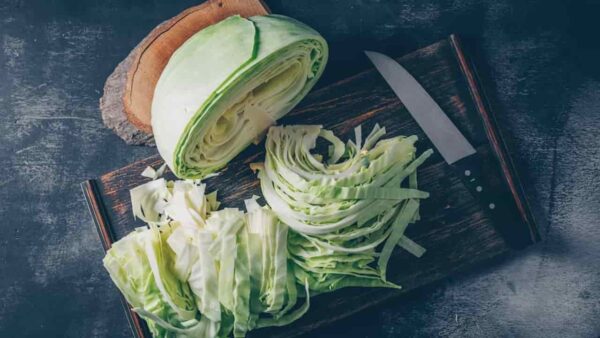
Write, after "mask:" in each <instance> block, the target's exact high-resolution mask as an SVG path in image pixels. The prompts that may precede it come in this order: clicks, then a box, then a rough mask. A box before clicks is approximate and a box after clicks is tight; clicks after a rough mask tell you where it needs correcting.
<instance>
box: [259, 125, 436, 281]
mask: <svg viewBox="0 0 600 338" xmlns="http://www.w3.org/2000/svg"><path fill="white" fill-rule="evenodd" d="M355 134H356V142H352V141H349V142H348V143H347V144H344V143H343V142H342V141H341V140H340V139H339V138H337V137H336V136H335V135H334V134H333V133H332V132H331V131H329V130H325V129H322V127H321V126H317V125H302V126H286V127H272V128H271V129H270V130H269V133H268V135H267V140H266V145H265V147H266V155H265V163H264V167H263V168H262V169H261V170H260V172H259V176H258V177H259V179H260V183H261V190H262V193H263V195H264V197H265V199H266V201H267V203H268V204H269V205H270V207H271V208H272V209H273V211H274V212H275V213H276V214H277V216H278V217H279V219H280V220H281V221H282V222H284V223H285V224H287V225H288V226H289V227H290V228H291V229H292V230H293V231H291V232H290V235H289V237H288V251H289V253H290V257H291V259H292V261H293V262H294V264H295V265H296V267H297V268H295V269H294V271H295V274H296V277H297V278H298V279H299V280H308V282H309V285H310V288H311V289H313V290H315V291H316V292H325V291H331V290H335V289H338V288H341V287H346V286H385V287H398V286H397V285H395V284H393V283H390V282H388V281H387V280H386V268H387V263H388V261H389V258H390V256H391V254H392V250H393V248H394V247H395V246H396V245H400V246H402V247H404V248H405V249H407V250H408V251H409V252H411V253H413V254H415V255H417V256H420V255H422V254H423V253H424V249H423V248H422V247H421V246H419V245H418V244H417V243H414V242H413V241H411V240H410V239H408V238H407V237H405V236H404V230H405V229H406V227H407V225H408V224H409V223H412V222H414V221H415V220H416V219H417V218H418V217H419V216H418V215H419V214H418V209H419V200H420V199H423V198H427V197H428V196H429V194H428V193H426V192H423V191H420V190H417V177H416V169H417V167H418V166H419V165H420V164H421V163H423V162H424V161H425V160H426V159H427V157H429V156H430V155H431V153H432V152H431V150H428V151H426V152H424V153H423V154H421V156H419V157H416V148H415V146H414V143H415V142H416V141H417V137H416V136H411V137H402V136H397V137H392V138H388V139H381V138H382V137H383V136H384V135H385V128H380V127H379V126H378V125H376V126H375V128H374V129H373V131H372V132H371V133H370V134H369V135H368V136H367V137H366V139H365V140H364V143H363V140H362V130H361V128H360V126H359V127H358V128H356V129H355ZM319 138H322V139H324V140H326V141H327V142H328V143H330V145H329V147H328V156H327V157H328V159H327V161H326V162H324V158H323V156H321V155H319V154H314V153H312V152H313V151H314V150H315V148H316V147H317V140H318V139H319ZM407 178H408V179H407Z"/></svg>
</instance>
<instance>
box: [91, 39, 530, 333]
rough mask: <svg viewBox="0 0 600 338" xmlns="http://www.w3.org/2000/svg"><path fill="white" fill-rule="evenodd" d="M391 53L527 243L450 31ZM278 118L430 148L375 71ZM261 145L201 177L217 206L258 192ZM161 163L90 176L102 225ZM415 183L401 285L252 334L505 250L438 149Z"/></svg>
mask: <svg viewBox="0 0 600 338" xmlns="http://www.w3.org/2000/svg"><path fill="white" fill-rule="evenodd" d="M398 60H399V61H400V62H401V63H402V65H403V66H405V68H406V69H407V70H408V71H409V72H411V74H413V76H414V77H415V78H416V79H417V80H418V81H419V82H420V83H421V84H422V85H423V87H424V88H425V89H426V90H427V91H428V92H429V93H430V94H431V95H432V97H433V98H434V99H435V100H436V101H437V103H438V104H439V105H440V107H441V108H442V109H443V110H444V111H445V112H446V113H447V114H448V116H449V117H450V119H451V120H452V121H453V122H454V123H455V124H456V125H457V127H458V128H459V130H460V131H461V132H462V133H463V134H464V135H465V136H466V137H467V139H468V140H469V141H470V142H471V143H472V144H473V145H474V146H475V147H476V149H477V151H478V152H479V153H480V154H481V156H482V157H483V158H484V159H485V162H486V166H485V168H484V172H485V175H486V177H488V178H489V181H490V185H491V187H492V188H493V189H498V190H500V188H501V186H502V185H508V186H509V187H510V189H505V191H507V192H508V193H507V195H506V196H503V198H509V199H510V198H512V199H515V201H517V203H519V204H520V205H521V206H522V208H523V211H524V212H523V213H522V214H521V215H520V216H521V217H520V219H521V220H522V222H521V224H520V226H523V227H528V228H529V230H530V233H531V235H530V236H529V237H530V238H529V239H528V240H529V241H530V242H535V241H536V240H538V239H539V237H538V236H537V228H536V226H535V223H534V222H533V219H532V218H530V213H529V207H528V204H527V202H526V200H525V197H524V195H523V194H522V190H521V187H520V184H519V180H518V177H517V176H516V175H515V172H514V169H513V168H512V166H511V165H510V162H509V157H508V153H507V152H506V150H505V148H504V146H503V145H502V138H501V135H500V134H498V132H497V129H496V128H495V122H494V119H493V116H491V115H490V112H489V110H488V109H487V106H486V104H485V99H484V98H483V96H482V94H481V91H480V87H479V85H478V83H477V81H476V77H475V75H474V73H473V71H472V67H471V66H470V65H469V64H468V62H467V61H466V58H465V56H464V54H463V52H462V49H461V48H460V44H459V42H458V39H457V38H456V37H454V36H451V37H449V38H448V39H446V40H443V41H440V42H438V43H435V44H433V45H431V46H428V47H425V48H422V49H420V50H417V51H415V52H413V53H410V54H408V55H406V56H404V57H402V58H399V59H398ZM279 123H280V124H294V123H303V124H322V125H324V126H325V127H327V128H329V129H332V130H333V131H334V132H335V133H337V134H339V135H342V138H343V139H347V138H349V137H351V135H352V134H353V133H352V130H353V128H354V127H355V126H357V125H359V124H362V125H363V130H367V131H368V130H370V128H372V127H373V125H374V124H375V123H379V124H381V125H383V126H385V127H386V129H387V130H388V133H389V135H399V134H403V135H413V134H414V135H417V136H418V137H419V142H418V143H417V149H418V151H419V152H422V151H424V150H426V149H428V148H432V144H431V142H430V141H429V140H428V138H427V137H426V135H424V134H423V132H422V131H421V129H420V128H419V127H418V125H417V124H416V123H415V121H414V120H413V119H412V118H411V117H410V115H409V114H408V112H407V111H406V109H405V107H404V106H403V105H402V103H401V102H400V101H399V100H398V99H397V98H396V96H395V95H394V93H393V92H392V91H391V90H390V89H389V87H388V86H387V84H386V83H385V82H384V80H383V79H382V78H381V76H380V75H379V74H378V73H377V72H376V71H374V70H373V69H370V70H367V71H364V72H362V73H359V74H357V75H355V76H353V77H351V78H348V79H345V80H342V81H340V82H338V83H335V84H333V85H330V86H328V87H325V88H322V89H320V90H318V91H314V92H312V93H311V94H309V95H308V96H307V97H306V98H305V99H304V100H303V101H302V103H301V104H300V105H299V106H298V107H297V108H296V109H294V110H293V111H292V112H291V113H290V114H288V115H287V116H286V117H285V118H283V119H282V120H280V122H279ZM263 146H264V145H263V144H260V145H258V146H251V147H249V148H248V149H246V150H245V151H244V152H243V153H242V154H240V155H239V156H238V157H237V158H236V159H235V160H233V161H232V162H231V163H230V164H229V166H228V167H227V168H225V169H224V170H223V171H222V173H221V174H220V175H219V176H218V177H217V178H212V179H209V180H207V185H208V189H209V191H210V190H215V189H218V191H219V195H220V197H219V199H220V200H221V201H222V202H223V206H226V207H242V204H243V202H242V201H243V199H244V198H248V197H251V196H252V195H253V194H258V195H260V189H259V187H258V181H257V179H256V177H255V175H254V174H253V173H252V172H251V171H250V169H249V167H248V163H250V162H254V161H260V160H262V158H263ZM160 163H161V159H160V158H159V157H158V156H153V157H150V158H147V159H145V160H142V161H139V162H135V163H133V164H131V165H129V166H127V167H124V168H121V169H119V170H116V171H113V172H111V173H108V174H106V175H104V176H102V177H100V178H99V179H98V180H97V181H95V182H97V184H98V186H97V188H98V189H97V191H96V192H95V196H96V198H95V200H93V201H91V203H92V204H94V203H95V204H99V205H104V206H105V209H106V215H105V217H106V220H105V224H107V225H108V226H110V227H111V230H112V232H113V234H114V236H115V238H117V239H118V238H121V237H123V236H124V235H126V234H127V233H128V232H130V231H131V230H132V229H133V228H134V227H136V226H139V225H141V224H140V223H136V222H134V221H133V217H132V215H131V208H130V204H129V203H130V202H129V192H128V190H129V189H130V188H132V187H134V186H136V185H138V184H140V183H143V182H145V181H147V179H145V178H143V177H142V176H140V172H141V171H142V170H143V169H144V168H145V167H146V166H147V165H152V166H157V165H159V164H160ZM169 176H170V174H169ZM170 177H172V176H170ZM419 187H420V189H422V190H425V191H428V192H430V193H431V197H430V198H429V199H427V200H425V201H424V202H423V204H422V220H421V221H419V222H418V223H417V224H414V225H411V226H410V227H409V228H408V230H407V235H408V236H409V237H410V238H412V239H414V240H415V241H416V242H418V243H419V244H421V245H423V246H424V247H425V248H427V250H428V251H427V253H426V254H425V255H424V256H423V257H422V258H420V259H416V258H414V257H412V256H411V255H410V254H408V253H406V252H403V251H402V250H396V252H395V254H394V257H393V258H392V260H391V263H390V267H389V272H388V277H389V279H390V280H392V281H394V282H397V283H399V284H400V285H402V286H403V289H402V290H400V291H395V290H389V289H354V288H350V289H343V290H339V291H336V292H334V293H330V294H324V295H319V296H317V297H314V298H313V299H312V305H311V310H310V311H309V312H308V313H307V314H306V315H305V316H304V317H303V318H301V319H300V320H299V321H297V322H295V323H294V324H292V325H289V326H286V327H281V328H269V329H261V330H257V331H256V332H253V333H252V334H251V336H252V337H293V336H297V335H300V334H303V333H306V332H309V331H310V330H313V329H315V328H318V327H319V326H322V325H324V324H327V323H330V322H332V321H335V320H337V319H340V318H344V317H347V316H349V315H351V314H353V313H356V312H358V311H361V310H363V309H366V308H369V307H371V306H374V305H376V304H380V303H382V302H384V301H386V300H388V299H391V298H393V297H395V296H398V295H401V294H403V293H406V292H409V291H410V290H413V289H415V288H418V287H421V286H424V285H426V284H429V283H431V282H434V281H437V280H440V279H442V278H445V277H447V276H449V275H452V274H455V273H457V272H459V271H464V270H465V269H468V268H470V267H473V266H475V265H479V264H482V263H484V262H486V261H488V260H489V259H492V258H494V257H498V256H501V255H503V254H505V253H507V252H509V251H510V249H509V247H508V246H507V244H506V243H505V241H504V239H503V238H502V236H501V235H500V234H499V232H498V231H497V230H496V227H495V226H497V225H495V224H493V223H492V222H491V220H490V219H489V218H488V217H487V215H486V212H485V211H484V210H482V208H481V207H480V206H479V204H478V203H477V202H476V201H475V200H474V199H473V197H472V196H471V194H470V193H469V192H468V190H467V189H466V187H465V186H464V185H463V184H462V183H461V180H460V178H459V177H457V176H456V175H455V174H454V172H453V171H452V170H451V169H450V167H449V166H448V165H447V164H446V163H445V162H444V161H443V159H442V158H441V156H440V155H439V154H437V153H436V154H434V155H433V156H432V157H430V158H429V159H428V160H427V161H426V162H425V164H424V165H423V166H422V167H421V168H420V169H419ZM100 217H102V215H100Z"/></svg>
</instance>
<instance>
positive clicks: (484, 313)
mask: <svg viewBox="0 0 600 338" xmlns="http://www.w3.org/2000/svg"><path fill="white" fill-rule="evenodd" d="M267 3H268V5H269V6H270V7H271V9H272V10H273V12H275V13H281V14H287V15H290V16H293V17H296V18H298V19H300V20H302V21H305V22H306V23H308V24H310V25H311V26H313V27H315V28H316V29H317V30H319V31H321V32H322V33H323V35H324V36H325V37H326V38H327V39H328V40H329V41H330V43H331V53H332V58H331V61H330V63H329V65H328V69H327V71H326V76H325V77H324V79H323V81H322V82H323V83H327V82H331V81H334V80H335V79H339V78H342V77H344V76H346V75H350V74H353V73H356V72H357V71H359V70H362V69H365V68H367V66H368V64H367V60H366V59H365V58H364V57H363V56H362V55H361V52H360V51H361V50H362V49H365V48H371V49H377V50H381V51H384V52H388V53H390V54H394V55H401V54H403V53H406V52H408V51H410V50H412V49H415V48H418V47H422V46H425V45H427V44H429V43H431V42H433V41H436V40H439V39H441V38H444V37H445V36H447V35H448V34H449V33H450V32H456V33H459V34H460V35H461V36H463V37H466V38H467V39H466V41H465V44H467V45H469V46H470V47H472V49H473V50H474V52H476V62H477V64H478V65H479V66H480V67H481V68H482V70H483V73H484V75H486V79H487V81H486V83H487V84H488V85H490V90H491V92H492V94H493V97H495V98H496V99H497V100H496V102H495V107H496V110H497V111H498V112H501V114H500V113H499V114H497V115H498V120H499V123H500V128H501V130H502V131H503V132H504V134H505V135H506V138H507V139H508V143H509V148H510V150H511V155H512V156H513V158H514V159H515V161H516V166H517V169H518V170H519V172H520V173H521V176H523V178H524V181H525V188H526V190H527V192H528V194H529V196H530V197H531V199H532V200H533V202H534V208H535V212H536V215H538V217H540V218H541V217H544V218H545V219H546V220H547V222H540V223H541V225H542V232H543V234H544V235H545V241H544V242H543V243H541V244H539V245H537V246H535V247H532V248H530V249H527V250H526V251H523V252H520V253H518V254H516V255H513V256H512V257H509V258H507V259H504V260H502V261H499V262H496V263H494V264H491V265H489V266H488V267H486V268H482V269H479V270H478V271H474V272H471V273H468V274H466V275H462V276H457V277H455V278H452V279H451V280H447V281H445V282H442V283H438V284H437V285H434V286H432V287H428V288H427V289H424V290H422V291H420V292H416V293H413V294H411V295H409V296H407V297H405V298H404V299H402V300H400V301H397V302H393V303H390V304H388V305H386V306H384V307H381V308H380V309H376V310H373V311H369V312H366V313H362V314H360V315H358V316H356V317H354V318H352V319H350V320H347V321H344V322H342V323H339V324H336V325H335V326H332V327H330V328H327V329H324V330H321V331H320V332H319V334H320V335H323V336H328V337H331V336H340V337H341V336H344V337H398V336H452V337H465V336H467V337H469V336H511V337H513V336H518V337H522V336H527V337H597V336H598V335H599V334H600V324H599V322H598V321H597V319H598V318H599V317H600V301H599V299H600V249H599V248H598V241H600V230H599V224H598V223H599V221H598V218H599V217H600V209H599V208H598V207H599V206H600V193H598V191H600V154H599V152H600V150H599V149H600V138H599V137H598V131H599V130H600V129H599V128H600V112H599V110H600V108H598V107H600V67H599V66H598V65H597V60H598V59H600V49H598V48H599V47H598V43H597V41H598V39H597V32H598V31H599V30H600V24H599V23H598V21H597V18H596V15H597V13H598V12H599V11H600V6H598V5H596V4H594V3H592V2H589V1H587V2H584V1H579V2H576V1H572V2H569V4H568V5H565V4H562V3H559V2H555V1H541V0H540V1H530V2H526V1H517V0H514V1H506V0H505V1H484V2H480V1H467V0H462V1H461V0H458V1H441V2H434V1H421V0H419V1H417V0H414V1H383V0H382V1H374V0H373V1H367V0H362V1H361V0H349V1H341V0H340V1H327V2H326V1H321V0H312V1H268V2H267ZM192 4H194V2H191V1H179V2H177V3H176V4H174V3H173V2H171V1H167V0H163V1H153V2H148V1H107V0H104V1H74V0H72V1H42V0H39V1H25V0H23V1H10V0H9V1H5V0H3V1H0V118H1V121H2V122H1V123H0V160H2V163H3V164H4V168H5V171H6V173H5V175H4V176H3V178H1V179H0V216H1V219H2V221H1V223H0V224H1V225H0V229H1V230H2V236H1V237H0V336H2V337H4V336H6V337H14V336H41V335H42V334H43V335H44V336H46V337H55V336H68V337H121V336H122V337H127V336H128V335H129V329H128V327H127V323H126V320H125V318H124V317H123V313H122V310H121V307H120V304H119V298H118V296H117V294H116V293H115V292H114V289H113V288H112V287H111V286H110V284H109V283H108V282H107V279H108V278H107V276H106V274H105V272H104V271H103V270H102V269H101V268H100V259H101V256H102V248H101V246H100V244H99V242H98V239H97V235H96V233H95V229H94V228H93V225H92V221H91V219H90V217H89V215H88V212H87V210H86V209H85V204H84V200H83V196H82V194H81V193H80V190H79V186H78V183H79V182H80V181H82V180H84V179H86V178H90V177H95V176H98V175H99V174H101V173H104V172H107V171H110V170H112V169H115V168H118V167H121V166H123V165H125V164H127V163H129V162H132V161H134V160H136V159H140V158H143V157H146V156H148V155H151V154H152V153H153V152H154V151H155V150H154V149H147V148H136V147H128V146H126V145H124V144H123V143H122V141H121V140H120V139H119V138H118V137H117V136H114V135H112V133H111V132H110V131H109V130H107V129H105V128H104V127H103V125H102V122H101V118H100V114H99V110H98V98H99V97H100V95H101V89H102V85H103V83H104V80H105V78H106V76H108V74H110V72H111V71H112V69H113V68H114V66H115V65H116V64H117V63H118V62H119V61H121V60H122V59H123V58H124V57H125V56H126V55H127V53H128V51H129V50H130V49H131V48H132V47H133V46H135V44H136V43H137V42H139V40H140V39H141V38H143V37H144V36H145V34H146V33H147V32H148V31H149V30H150V29H151V28H152V27H154V26H155V25H156V24H158V23H160V22H161V21H163V20H164V19H165V18H167V17H170V16H173V15H175V14H177V13H178V12H179V11H181V10H182V9H184V8H186V7H189V6H190V5H192Z"/></svg>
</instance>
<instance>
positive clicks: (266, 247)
mask: <svg viewBox="0 0 600 338" xmlns="http://www.w3.org/2000/svg"><path fill="white" fill-rule="evenodd" d="M205 190H206V186H205V185H204V184H203V183H201V182H198V181H190V180H187V181H174V182H172V181H166V180H165V179H162V178H161V179H157V180H153V181H150V182H148V183H146V184H144V185H141V186H138V187H136V188H134V189H132V190H131V202H132V206H133V210H134V215H135V216H136V217H138V218H141V219H143V220H144V221H146V222H147V223H148V227H142V228H138V229H137V230H136V231H134V232H133V233H131V234H129V235H127V236H126V237H124V238H122V239H121V240H119V241H117V242H116V243H114V244H113V246H112V248H111V249H110V250H109V251H108V252H107V254H106V256H105V258H104V266H105V267H106V269H107V270H108V272H109V273H110V276H111V278H112V280H113V281H114V283H115V285H116V286H117V287H118V288H119V290H121V292H122V293H123V295H124V296H125V298H126V299H127V301H128V302H129V303H130V304H131V305H132V307H133V308H134V310H135V311H136V312H137V313H138V314H139V315H141V316H142V317H143V318H145V319H146V320H147V322H148V327H149V328H150V331H151V332H152V334H153V336H155V337H227V336H230V334H232V333H233V336H235V337H244V336H245V335H246V333H247V332H248V331H250V330H252V329H254V328H260V327H267V326H278V325H285V324H288V323H291V322H292V321H294V320H296V319H298V318H300V317H301V316H302V315H303V314H304V313H306V311H307V310H308V308H309V306H310V301H309V291H308V290H309V289H308V281H301V283H302V284H303V285H304V292H303V295H302V294H301V295H299V292H298V285H297V284H296V278H295V273H294V269H295V266H294V265H293V264H291V263H290V262H289V260H288V252H287V237H288V227H287V226H286V225H285V224H283V223H281V222H280V221H279V219H278V218H277V216H275V214H274V213H273V212H272V211H271V210H270V209H269V208H268V207H261V206H260V205H259V204H258V203H257V201H256V197H254V198H252V199H249V200H246V201H245V202H246V209H247V213H244V212H242V211H240V210H238V209H231V208H226V209H222V210H216V209H217V208H218V206H219V203H218V202H217V200H216V194H215V193H214V192H213V193H211V194H206V193H205ZM300 296H303V297H305V298H306V301H305V302H304V303H303V304H302V305H299V306H298V305H297V302H298V298H299V297H300Z"/></svg>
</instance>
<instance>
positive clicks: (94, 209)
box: [81, 180, 151, 338]
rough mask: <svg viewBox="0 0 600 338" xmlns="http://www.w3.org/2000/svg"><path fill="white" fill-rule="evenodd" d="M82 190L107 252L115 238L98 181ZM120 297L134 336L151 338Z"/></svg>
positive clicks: (84, 183)
mask: <svg viewBox="0 0 600 338" xmlns="http://www.w3.org/2000/svg"><path fill="white" fill-rule="evenodd" d="M81 190H82V191H83V195H84V196H85V201H86V204H87V206H88V210H89V212H90V215H91V216H92V219H93V220H94V225H95V226H96V230H97V231H98V237H100V241H101V242H102V248H103V249H104V252H106V251H108V250H109V249H110V248H111V246H112V243H114V238H115V236H114V234H113V231H112V227H111V225H110V222H109V218H108V214H107V213H106V208H105V207H104V203H102V195H101V194H100V189H99V187H98V183H97V181H96V180H87V181H84V182H82V183H81ZM119 297H120V298H121V304H122V305H123V309H124V310H125V314H126V316H127V321H128V322H129V327H130V328H131V332H132V333H133V336H134V337H135V338H146V337H151V336H150V335H149V332H148V329H147V328H146V325H144V324H143V323H142V320H141V318H140V317H139V316H138V315H137V313H135V312H134V311H133V309H132V308H131V306H129V303H128V302H127V300H126V299H125V297H124V296H123V295H122V294H121V293H120V292H119Z"/></svg>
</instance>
